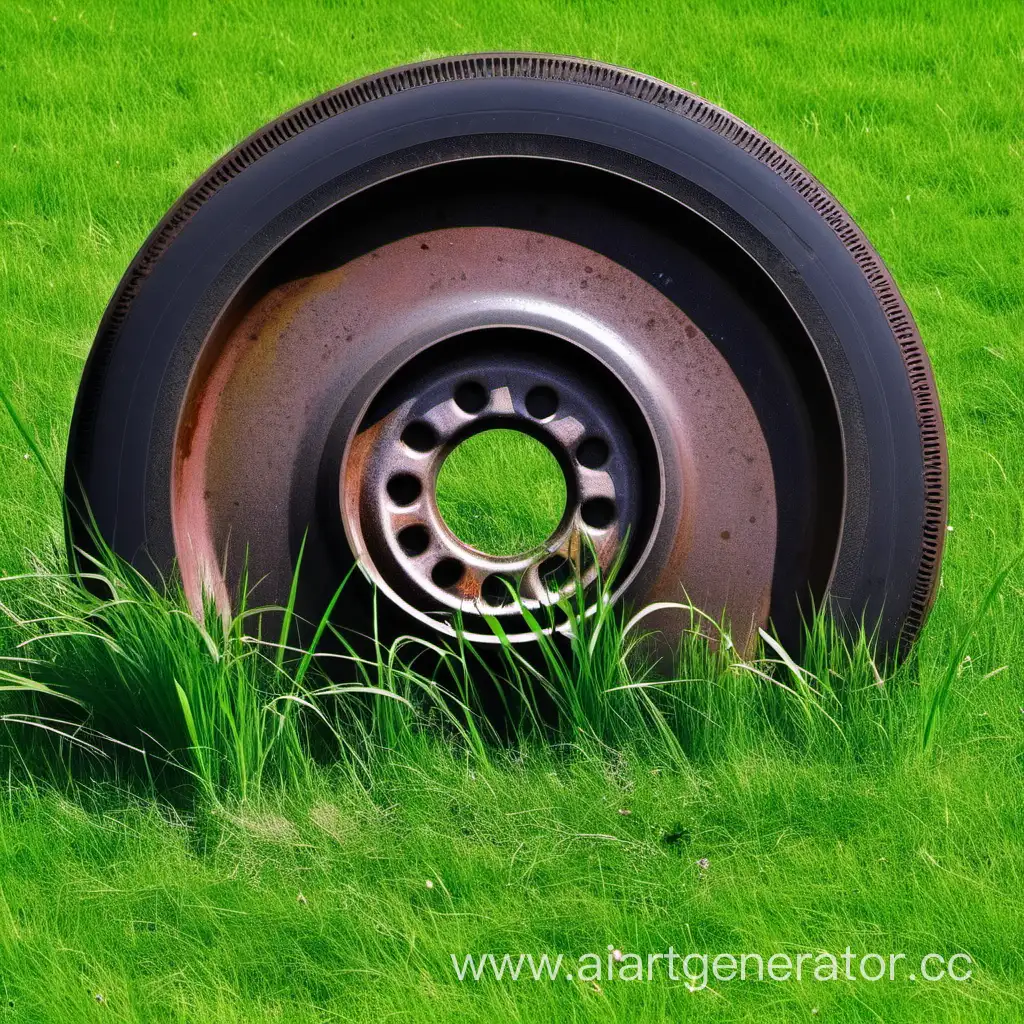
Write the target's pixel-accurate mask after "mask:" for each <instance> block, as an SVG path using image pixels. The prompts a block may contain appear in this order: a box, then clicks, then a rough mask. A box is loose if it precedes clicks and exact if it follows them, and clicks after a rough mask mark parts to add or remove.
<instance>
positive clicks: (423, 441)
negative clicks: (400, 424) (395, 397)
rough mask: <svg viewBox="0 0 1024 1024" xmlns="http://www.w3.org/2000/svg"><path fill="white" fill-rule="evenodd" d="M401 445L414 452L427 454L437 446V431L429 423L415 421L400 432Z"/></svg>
mask: <svg viewBox="0 0 1024 1024" xmlns="http://www.w3.org/2000/svg"><path fill="white" fill-rule="evenodd" d="M402 443H403V444H405V445H408V446H409V447H410V448H411V449H412V450H413V451H414V452H429V451H430V449H431V448H434V447H435V446H436V445H437V431H436V430H435V429H434V428H433V427H432V426H431V425H430V424H429V423H424V422H423V420H417V421H416V422H415V423H410V424H409V426H407V427H406V428H405V430H403V431H402Z"/></svg>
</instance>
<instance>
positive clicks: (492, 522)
mask: <svg viewBox="0 0 1024 1024" xmlns="http://www.w3.org/2000/svg"><path fill="white" fill-rule="evenodd" d="M565 502H566V488H565V474H564V473H563V472H562V468H561V467H560V466H559V465H558V462H557V460H556V459H555V457H554V455H552V454H551V452H550V451H549V450H548V448H547V447H546V446H545V445H543V444H541V442H540V441H538V440H537V439H536V438H533V437H531V436H530V435H529V434H524V433H523V432H522V431H521V430H507V429H496V430H484V431H481V432H480V433H479V434H474V435H473V436H472V437H469V438H467V439H466V440H465V441H463V442H462V443H461V444H459V445H457V446H456V447H455V448H454V449H452V451H451V452H450V454H449V455H448V457H447V458H446V459H445V460H444V463H443V464H442V466H441V470H440V472H439V473H438V474H437V508H438V511H440V513H441V517H442V518H443V519H444V521H445V523H446V524H447V526H448V529H449V530H451V531H452V533H454V534H455V536H456V537H458V538H459V540H461V541H462V542H463V543H464V544H468V545H469V546H470V547H472V548H476V550H477V551H482V552H483V553H484V554H487V555H498V556H503V555H517V554H520V553H523V552H526V551H531V550H533V549H534V548H537V547H540V545H542V544H543V543H544V542H545V541H546V540H547V539H548V538H549V537H550V536H551V534H552V533H554V531H555V529H556V527H557V526H558V524H559V522H561V519H562V516H563V514H564V513H565Z"/></svg>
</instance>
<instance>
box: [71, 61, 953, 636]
mask: <svg viewBox="0 0 1024 1024" xmlns="http://www.w3.org/2000/svg"><path fill="white" fill-rule="evenodd" d="M531 65H532V66H533V70H532V71H531V70H530V67H531ZM552 69H554V70H552ZM413 71H415V72H416V76H415V77H416V79H417V80H408V79H410V78H411V77H412V72H413ZM401 75H405V79H406V80H403V79H402V78H401V77H400V76H401ZM514 75H519V76H521V77H529V78H536V79H542V80H547V81H551V82H560V83H564V84H574V83H575V84H579V85H588V86H592V87H594V88H598V89H602V90H604V91H607V92H611V93H616V94H618V95H622V96H631V97H632V98H634V99H637V100H638V101H641V102H646V103H651V104H653V105H657V106H661V107H664V108H666V109H667V110H669V111H670V112H671V113H673V114H675V115H676V116H678V117H680V118H681V119H688V120H690V121H694V122H697V123H701V124H703V125H705V126H706V127H707V128H708V129H709V130H711V131H713V132H715V133H716V134H718V135H719V136H722V137H724V138H725V139H727V140H728V141H730V142H731V143H733V144H734V145H735V146H736V147H737V148H739V149H742V150H744V151H746V152H747V154H748V155H749V156H750V157H751V159H752V160H756V161H758V162H759V163H761V164H762V165H767V166H768V167H769V169H770V170H771V171H772V172H774V173H775V174H776V175H777V176H779V177H782V178H784V179H785V180H786V181H787V183H788V184H790V185H791V186H792V187H793V188H794V190H796V186H795V185H794V184H793V180H792V179H794V178H795V180H796V181H797V182H805V183H806V185H804V184H801V185H800V188H799V194H800V195H801V196H802V197H803V198H804V199H805V200H806V201H807V203H808V204H809V205H813V206H815V208H816V209H818V211H819V214H820V216H821V217H822V219H823V220H824V221H825V222H826V223H827V224H828V225H829V226H830V227H831V228H832V229H833V232H834V233H835V234H836V235H837V236H838V237H839V240H840V241H841V242H842V244H843V245H845V247H846V249H847V251H848V253H849V254H850V256H851V258H852V259H854V260H855V261H856V263H857V264H858V265H859V266H860V268H861V271H862V273H863V274H864V277H865V279H866V282H867V284H868V285H869V286H870V287H871V289H872V290H873V291H874V294H875V298H876V301H877V303H878V306H879V308H880V310H881V312H882V314H883V315H884V316H885V317H886V318H887V319H888V322H889V325H890V329H891V330H892V332H893V334H894V335H895V337H896V339H897V341H898V342H899V345H900V347H901V348H902V350H903V363H904V367H905V369H906V370H907V372H908V374H909V373H910V372H911V370H912V369H913V371H914V375H915V380H913V381H912V382H911V388H910V392H911V394H912V396H913V401H914V402H915V404H916V407H917V411H918V420H919V423H920V432H919V435H918V437H919V441H920V445H921V448H920V451H921V459H922V463H923V466H924V471H925V477H926V485H925V494H924V498H923V501H924V529H925V536H926V539H925V546H924V547H923V548H922V560H921V563H920V567H919V568H918V569H917V570H914V571H913V572H911V574H910V584H911V593H910V595H909V596H908V598H907V606H906V611H905V614H904V618H903V620H901V621H904V628H903V630H902V634H897V633H896V632H895V631H893V633H892V635H893V636H897V635H901V640H902V645H901V646H902V647H903V649H906V646H907V645H908V644H909V642H910V640H912V639H913V637H914V635H916V633H917V632H918V631H919V629H920V627H921V625H922V622H923V618H924V616H925V615H926V614H927V611H928V609H929V608H930V605H931V603H932V600H933V598H934V596H935V590H936V587H937V585H938V568H939V565H940V562H941V554H942V547H943V543H944V540H945V531H944V529H943V528H942V527H943V526H944V523H945V508H946V491H947V481H948V473H947V462H946V449H945V444H944V432H943V427H942V421H941V415H940V412H939V405H938V400H937V395H936V392H935V384H934V378H933V375H932V371H931V367H930V364H929V362H928V359H927V356H926V354H925V353H924V350H923V347H922V345H921V341H920V335H919V333H918V332H917V329H916V327H915V325H914V323H913V320H912V319H911V318H910V316H909V312H908V311H907V309H906V305H905V303H904V302H903V300H902V298H901V297H900V295H899V292H898V291H897V290H896V288H895V285H894V284H893V281H892V278H891V276H890V275H889V273H888V271H887V270H886V268H885V267H884V264H882V261H881V259H880V258H879V257H878V256H877V253H875V251H874V249H873V247H871V245H870V243H869V242H868V241H867V240H866V238H865V237H864V235H863V233H862V232H861V231H860V230H859V229H858V228H857V227H856V225H854V224H853V223H852V221H850V220H849V217H848V215H847V214H846V213H845V211H843V209H842V207H840V206H839V204H838V203H835V201H834V200H833V199H832V197H831V196H830V195H829V194H828V192H827V191H826V190H825V189H824V188H823V187H822V186H821V185H820V184H819V183H818V182H817V181H816V180H815V179H814V178H813V177H812V176H811V175H809V174H808V173H807V172H806V171H804V169H803V168H802V167H801V165H800V164H799V163H798V162H797V161H795V160H794V159H793V158H792V157H790V156H789V155H788V154H787V153H785V152H784V151H782V150H781V149H779V148H778V147H777V146H775V144H773V143H772V142H770V140H768V139H766V138H765V137H764V136H763V135H761V134H760V133H758V132H756V131H755V130H753V129H747V128H746V126H743V122H742V121H740V120H739V119H738V118H736V117H735V116H734V115H732V114H730V113H728V112H726V111H723V110H721V108H718V107H715V106H714V105H713V104H710V103H708V102H707V101H705V100H703V99H701V98H699V97H697V96H694V95H693V94H691V93H688V92H686V90H683V89H680V88H678V87H676V86H674V85H670V84H667V83H663V82H659V81H658V80H657V79H654V78H652V77H651V76H647V75H643V74H641V73H639V72H635V71H632V70H629V69H616V68H614V67H613V66H612V65H608V64H602V63H600V62H597V61H591V60H585V59H580V58H573V57H565V58H559V57H555V56H552V55H550V54H523V53H516V52H499V53H492V54H471V55H465V56H455V57H448V58H439V59H434V60H430V61H424V62H419V63H414V64H410V65H405V66H403V67H402V68H399V69H390V70H386V71H382V72H378V73H375V74H372V75H369V76H366V77H365V78H363V79H360V80H358V81H356V82H352V83H349V84H346V85H343V86H340V87H338V88H336V89H334V90H331V91H329V92H327V93H324V94H323V95H322V96H321V97H318V98H317V99H315V100H311V101H308V102H307V103H305V104H302V105H300V106H298V107H296V108H294V110H292V111H290V112H288V113H286V114H284V115H282V116H281V117H280V118H278V119H277V120H276V121H274V122H271V123H270V124H268V125H266V126H264V127H263V128H261V129H259V130H257V131H256V132H254V133H253V134H252V135H251V136H249V137H248V138H247V139H246V140H245V141H244V142H243V143H241V144H240V145H239V146H238V147H236V148H235V149H234V150H232V151H231V152H230V153H229V154H228V155H227V156H225V157H223V158H221V159H220V160H218V161H217V162H216V163H215V164H214V165H213V166H212V167H211V169H210V171H209V172H208V173H207V174H206V175H204V176H203V177H201V178H200V179H198V181H197V182H196V184H195V185H194V186H193V187H192V188H191V189H190V190H189V191H188V192H187V193H186V194H185V195H184V196H183V197H182V198H181V199H180V200H179V201H178V203H177V204H176V205H175V206H174V207H172V209H171V210H170V211H169V213H168V214H167V215H166V217H165V218H164V220H163V221H162V222H161V223H160V224H158V225H157V227H156V228H155V229H154V231H153V232H152V233H151V235H150V236H149V239H148V240H147V242H146V243H145V244H144V245H143V246H142V248H141V249H140V250H139V252H138V254H137V256H136V258H135V260H134V261H133V263H132V264H131V265H130V266H129V268H128V270H127V271H126V273H125V275H124V277H123V278H122V280H121V283H120V285H119V286H118V288H117V290H116V291H115V293H114V296H113V298H112V299H111V301H110V303H109V304H108V306H107V310H106V313H105V315H104V318H103V321H102V323H101V325H100V329H99V332H98V335H97V340H96V344H95V345H94V346H93V348H92V350H91V352H90V356H89V359H88V360H87V363H86V368H85V371H84V373H83V386H82V388H81V389H80V391H79V396H80V397H79V401H77V402H76V406H75V413H74V418H73V422H72V427H71V435H72V438H73V444H72V445H71V446H69V453H68V459H67V463H66V470H65V490H66V492H67V493H68V495H69V501H68V503H67V514H66V517H65V520H66V524H67V529H68V538H69V551H71V552H72V562H73V566H75V564H76V563H75V558H74V554H73V552H74V550H75V547H76V545H78V544H84V545H85V547H86V548H90V547H92V544H90V542H89V540H88V537H89V535H90V533H91V531H92V527H91V526H90V522H91V512H90V511H89V506H90V501H89V491H90V489H91V487H93V486H95V485H94V483H93V471H92V470H91V468H90V460H91V458H92V457H93V456H92V454H91V453H92V452H93V451H94V449H95V446H94V445H93V446H92V447H90V443H91V439H92V437H93V434H94V430H95V423H96V421H97V419H98V416H97V402H96V401H95V400H94V399H93V397H92V396H93V395H98V394H99V393H100V392H101V391H102V386H103V381H104V379H105V377H106V375H107V368H108V364H109V362H110V353H111V351H112V349H113V347H114V343H115V341H116V338H117V336H118V334H119V333H120V331H121V326H122V324H123V323H124V320H125V317H126V316H127V311H128V309H129V308H130V306H131V304H132V302H133V301H134V299H135V297H136V296H137V294H138V292H139V290H140V287H141V283H142V281H143V280H144V279H145V278H146V276H147V275H148V274H149V272H150V270H151V268H152V267H153V265H154V263H156V261H157V260H159V258H160V256H161V255H162V252H163V250H164V249H165V248H166V246H167V245H168V243H169V242H170V241H171V240H172V239H173V238H174V237H175V235H176V234H177V233H178V231H179V230H180V229H181V227H182V226H183V225H185V224H186V223H187V222H188V221H189V220H190V219H191V217H192V215H193V214H194V213H195V212H196V210H198V209H199V208H200V207H201V206H202V204H203V203H205V202H206V200H207V199H208V198H210V196H212V195H213V194H214V193H215V192H216V191H217V190H218V189H219V188H220V187H221V186H222V185H223V184H225V183H226V182H227V181H229V180H230V179H231V178H233V177H234V176H235V175H237V174H238V173H240V171H241V170H243V169H244V168H246V167H248V166H250V165H251V164H252V163H253V162H254V161H255V160H257V159H259V157H260V156H261V155H263V154H264V153H266V152H269V151H270V150H272V149H274V148H276V147H277V146H279V145H281V144H282V143H283V142H284V141H286V140H287V139H289V138H291V137H292V136H294V135H295V134H296V133H298V132H301V131H302V130H304V129H305V128H307V127H309V126H311V125H314V124H316V123H318V122H321V121H323V120H326V119H328V118H332V117H334V116H335V115H337V114H339V113H341V112H342V111H343V110H347V109H350V108H351V107H354V106H359V105H362V104H365V103H368V102H370V101H372V100H374V99H376V98H378V97H380V96H383V95H389V94H391V93H397V92H402V91H406V90H408V89H410V88H413V87H416V86H420V85H426V84H430V83H431V82H433V81H442V80H449V81H450V80H455V79H457V78H464V79H475V78H483V77H495V78H497V77H513V76H514ZM445 76H449V77H445ZM587 76H589V77H587ZM602 76H603V77H602ZM378 83H379V84H378ZM631 83H640V84H639V85H634V84H631ZM648 85H650V88H647V86H648ZM737 126H742V127H743V131H741V132H737ZM272 133H273V134H272ZM257 144H258V145H257ZM495 155H498V154H495ZM502 155H506V154H502ZM508 155H511V154H508ZM516 155H519V156H525V155H527V154H516ZM546 158H547V159H557V158H556V157H550V156H548V157H546ZM595 166H596V167H597V169H599V170H601V171H603V172H605V173H613V174H614V173H617V172H616V171H615V170H614V169H612V168H609V167H606V166H602V165H600V164H598V165H595ZM400 173H405V172H404V171H403V172H400ZM669 173H670V174H671V173H674V172H672V171H671V170H670V171H669ZM381 180H383V179H378V180H377V181H375V182H374V183H373V184H377V183H379V182H380V181H381ZM637 184H642V185H644V186H645V187H647V188H651V189H656V186H655V185H653V184H652V182H651V181H649V180H639V181H637ZM357 191H359V190H358V189H356V190H353V191H352V192H351V193H349V194H348V195H346V196H343V197H340V199H339V201H340V200H343V199H346V198H349V197H351V196H352V195H354V194H355V193H356V192H357ZM665 194H666V195H667V197H668V198H669V199H671V200H672V201H673V202H674V203H676V204H678V205H681V206H683V207H685V208H687V209H688V210H689V212H690V213H691V214H693V215H696V216H699V217H703V214H702V213H701V212H700V211H699V210H697V209H694V208H693V207H692V206H690V205H689V204H688V203H686V202H684V201H683V200H681V199H680V198H679V197H678V196H676V195H673V194H672V193H665ZM819 204H820V205H819ZM829 204H831V208H829ZM821 206H824V212H822V210H821ZM320 212H323V211H320ZM826 214H827V216H826ZM705 219H706V218H705ZM712 223H713V222H712ZM714 226H716V227H717V225H714ZM718 230H722V229H718ZM722 233H723V234H724V235H726V237H728V238H729V240H730V242H732V243H733V244H736V245H740V246H741V245H742V242H741V241H740V240H739V239H737V238H734V237H732V236H731V235H730V233H729V232H726V231H722ZM275 245H276V243H275ZM747 251H748V255H750V256H751V257H752V258H753V254H751V253H750V252H749V250H747ZM769 280H774V279H773V278H772V277H771V275H769ZM775 284H776V288H777V290H778V292H779V295H780V297H782V298H783V299H784V301H786V302H789V297H788V294H787V292H786V291H785V290H784V289H782V288H781V287H778V282H775ZM798 315H799V314H798ZM810 337H811V338H812V340H814V335H810ZM826 365H828V364H826ZM825 376H826V378H828V377H829V374H828V373H826V374H825ZM843 422H844V421H843V419H842V418H841V417H837V423H838V424H839V426H840V427H842V425H843ZM104 429H105V430H106V432H107V433H109V432H110V431H109V427H105V428H104ZM844 454H845V451H844ZM83 501H84V504H80V502H83ZM108 520H109V515H108V514H107V513H106V512H104V514H103V518H102V522H103V523H104V524H105V526H104V532H106V530H107V529H108V528H109V529H111V530H112V527H111V526H110V523H109V522H108ZM96 529H99V526H98V525H97V526H96ZM137 532H138V531H137V528H136V527H135V526H133V525H132V526H130V527H129V528H128V529H127V533H128V534H129V539H128V540H127V543H128V544H129V545H131V544H134V543H135V534H136V533H137ZM932 534H934V536H932ZM110 539H111V540H114V538H113V537H112V536H111V537H110ZM838 540H839V543H838V544H837V550H836V556H835V560H834V564H833V575H834V572H835V568H836V565H837V563H838V561H839V559H840V558H841V557H842V556H843V555H844V551H845V549H846V547H847V543H848V542H849V540H848V539H847V542H846V543H844V542H843V540H844V539H843V537H842V536H841V535H840V537H839V538H838ZM126 553H127V557H130V558H133V559H135V560H136V561H137V562H138V561H139V552H135V551H128V552H126ZM156 554H158V555H159V557H164V554H166V555H167V557H170V553H164V552H161V551H160V546H159V545H158V547H157V552H156ZM845 555H846V561H844V565H845V566H846V569H847V571H850V570H855V569H856V565H857V563H856V560H855V559H856V552H849V551H845ZM146 557H148V558H149V559H152V557H153V555H149V556H144V558H143V564H141V565H140V567H141V568H143V569H145V568H146V566H147V565H151V566H155V565H156V564H157V563H155V562H152V561H146V560H145V558H146ZM847 562H848V563H849V564H847ZM157 571H158V572H159V571H160V570H159V569H158V570H157ZM914 573H916V575H914ZM829 582H830V586H831V579H830V581H829Z"/></svg>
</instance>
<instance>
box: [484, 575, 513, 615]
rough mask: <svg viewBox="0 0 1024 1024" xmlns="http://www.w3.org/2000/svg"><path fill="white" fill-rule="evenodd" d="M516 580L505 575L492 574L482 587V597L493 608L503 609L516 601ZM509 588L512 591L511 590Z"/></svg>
mask: <svg viewBox="0 0 1024 1024" xmlns="http://www.w3.org/2000/svg"><path fill="white" fill-rule="evenodd" d="M515 585H516V584H515V580H514V579H512V577H511V576H506V575H505V574H504V573H500V572H494V573H491V575H490V576H488V577H487V579H485V580H484V582H483V585H482V586H481V587H480V596H481V597H482V598H483V599H484V603H485V604H489V605H491V607H492V608H501V607H504V606H505V605H510V604H512V603H513V602H514V601H515ZM509 587H511V588H512V589H511V590H510V589H509Z"/></svg>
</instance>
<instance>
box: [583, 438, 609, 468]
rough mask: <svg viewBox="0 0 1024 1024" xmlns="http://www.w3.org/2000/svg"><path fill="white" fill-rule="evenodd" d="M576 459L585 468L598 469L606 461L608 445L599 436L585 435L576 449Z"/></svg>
mask: <svg viewBox="0 0 1024 1024" xmlns="http://www.w3.org/2000/svg"><path fill="white" fill-rule="evenodd" d="M576 461H577V462H578V463H579V464H580V465H581V466H585V467H586V468H587V469H600V468H601V466H603V465H604V464H605V463H606V462H607V461H608V445H607V444H606V443H605V442H604V441H602V440H601V438H599V437H587V438H584V439H583V440H582V441H580V444H579V447H578V448H577V449H576Z"/></svg>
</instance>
